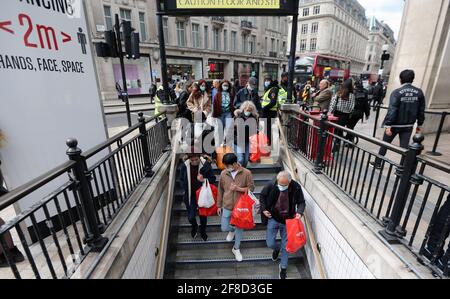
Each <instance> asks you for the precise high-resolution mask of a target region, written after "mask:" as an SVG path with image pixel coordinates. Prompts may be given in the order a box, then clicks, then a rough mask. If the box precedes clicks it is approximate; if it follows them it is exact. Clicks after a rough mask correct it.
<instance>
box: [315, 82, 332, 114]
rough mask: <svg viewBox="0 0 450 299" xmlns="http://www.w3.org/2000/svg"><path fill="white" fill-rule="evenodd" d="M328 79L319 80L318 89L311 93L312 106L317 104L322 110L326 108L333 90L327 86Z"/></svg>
mask: <svg viewBox="0 0 450 299" xmlns="http://www.w3.org/2000/svg"><path fill="white" fill-rule="evenodd" d="M329 86H330V84H329V82H328V80H326V79H324V80H322V81H320V84H319V89H320V90H319V91H318V92H316V93H313V94H312V95H311V97H312V99H313V100H314V106H319V107H320V109H321V110H322V111H325V110H328V108H329V107H330V103H331V99H332V98H333V91H332V90H331V88H329Z"/></svg>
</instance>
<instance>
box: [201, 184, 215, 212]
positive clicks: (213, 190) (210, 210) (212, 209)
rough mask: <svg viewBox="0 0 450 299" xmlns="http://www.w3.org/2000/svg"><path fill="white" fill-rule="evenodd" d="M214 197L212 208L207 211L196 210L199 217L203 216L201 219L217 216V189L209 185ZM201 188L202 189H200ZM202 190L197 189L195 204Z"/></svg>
mask: <svg viewBox="0 0 450 299" xmlns="http://www.w3.org/2000/svg"><path fill="white" fill-rule="evenodd" d="M209 186H210V188H211V191H212V194H213V197H214V205H213V206H212V207H210V208H209V209H206V208H199V209H198V215H199V216H203V217H211V216H217V193H218V191H217V187H216V186H214V185H212V184H211V185H209ZM202 188H203V187H202ZM202 188H200V189H198V190H197V192H196V196H197V203H198V198H199V197H200V192H201V191H202Z"/></svg>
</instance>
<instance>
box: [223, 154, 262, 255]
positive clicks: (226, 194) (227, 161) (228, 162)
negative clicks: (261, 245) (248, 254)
mask: <svg viewBox="0 0 450 299" xmlns="http://www.w3.org/2000/svg"><path fill="white" fill-rule="evenodd" d="M223 164H224V165H225V167H226V169H225V170H224V171H222V173H221V175H220V181H219V187H218V189H219V190H218V195H217V207H218V213H219V216H221V218H222V221H221V228H222V231H223V232H228V235H227V238H226V240H227V241H228V242H232V241H233V240H234V246H233V249H232V253H233V254H234V256H235V258H236V261H238V262H242V260H243V257H242V254H241V251H240V247H241V240H242V235H243V230H242V229H239V228H235V227H233V226H231V225H230V221H231V214H232V212H233V209H234V206H235V205H236V204H237V202H238V200H239V199H240V197H241V195H243V194H247V193H248V191H252V192H253V191H254V190H255V183H254V181H253V176H252V173H251V172H250V170H248V169H246V168H244V167H242V166H241V165H240V164H239V163H238V159H237V156H236V155H235V154H226V155H225V156H224V157H223Z"/></svg>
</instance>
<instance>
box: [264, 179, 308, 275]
mask: <svg viewBox="0 0 450 299" xmlns="http://www.w3.org/2000/svg"><path fill="white" fill-rule="evenodd" d="M260 203H261V211H262V216H261V217H262V220H263V223H264V224H267V239H266V241H267V247H269V248H270V249H272V250H273V253H272V260H273V261H274V262H275V261H277V260H278V259H279V258H280V253H281V262H280V279H286V278H287V268H288V261H289V255H288V253H287V251H286V244H287V231H286V220H288V219H294V218H295V217H296V216H297V215H300V216H301V217H303V215H304V213H305V208H306V202H305V198H304V195H303V190H302V187H301V186H300V184H299V183H297V182H296V181H294V180H292V177H291V175H290V174H289V172H287V171H282V172H280V173H279V174H278V176H277V180H276V181H274V182H271V183H269V184H267V186H265V187H264V189H263V191H262V192H261V198H260ZM278 232H280V235H281V245H280V244H278V242H277V235H278Z"/></svg>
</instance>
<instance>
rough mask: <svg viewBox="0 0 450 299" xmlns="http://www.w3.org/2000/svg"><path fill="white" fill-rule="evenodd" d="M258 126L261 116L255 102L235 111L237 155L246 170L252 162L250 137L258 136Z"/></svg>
mask: <svg viewBox="0 0 450 299" xmlns="http://www.w3.org/2000/svg"><path fill="white" fill-rule="evenodd" d="M258 126H259V114H258V110H257V108H256V106H255V104H254V103H253V102H251V101H246V102H244V103H243V104H242V105H241V107H240V109H237V110H235V111H234V144H235V153H236V155H237V157H238V162H239V164H240V165H241V166H243V167H244V168H245V167H247V165H248V162H249V160H250V137H251V136H254V135H256V134H258V131H259V130H258V129H259V128H258ZM239 132H240V133H239ZM242 132H244V134H242Z"/></svg>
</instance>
